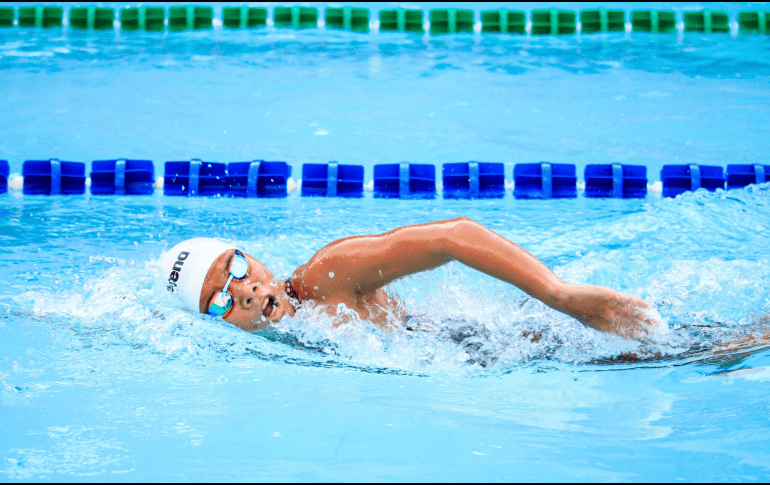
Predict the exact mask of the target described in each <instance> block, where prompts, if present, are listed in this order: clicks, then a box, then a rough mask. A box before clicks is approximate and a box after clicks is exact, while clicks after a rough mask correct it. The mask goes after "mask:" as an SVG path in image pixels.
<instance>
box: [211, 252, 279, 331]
mask: <svg viewBox="0 0 770 485" xmlns="http://www.w3.org/2000/svg"><path fill="white" fill-rule="evenodd" d="M234 255H235V249H231V250H229V251H225V252H224V253H222V254H220V255H219V257H218V258H217V259H216V260H215V261H214V263H213V264H212V265H211V268H209V271H208V273H206V279H205V280H203V289H202V290H201V298H200V311H201V313H208V308H209V305H210V304H211V301H212V300H213V299H214V296H215V295H217V294H218V293H219V292H220V291H222V288H224V286H225V284H226V283H227V278H228V277H229V276H230V263H231V262H232V260H233V256H234ZM244 256H245V257H246V260H247V261H248V262H249V271H248V272H247V273H246V276H245V277H244V278H243V279H240V280H237V279H235V278H233V280H232V281H230V286H228V287H227V292H228V293H230V294H231V295H232V296H233V304H232V306H231V307H230V309H229V310H227V312H226V313H225V314H224V315H222V317H223V318H224V319H225V321H227V322H228V323H232V324H233V325H235V326H237V327H240V328H242V329H243V330H246V331H252V330H259V329H261V328H265V327H267V326H268V325H270V323H271V322H277V321H278V320H280V319H281V318H283V316H284V315H289V316H293V315H294V308H292V306H291V304H290V303H289V300H288V299H287V298H286V293H285V292H284V285H283V282H278V281H275V277H274V276H273V274H272V273H270V271H269V270H268V269H267V268H266V267H265V266H264V265H263V264H262V263H260V262H259V261H257V260H256V259H254V258H252V257H251V256H249V255H248V254H245V253H244Z"/></svg>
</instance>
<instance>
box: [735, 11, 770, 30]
mask: <svg viewBox="0 0 770 485" xmlns="http://www.w3.org/2000/svg"><path fill="white" fill-rule="evenodd" d="M738 31H739V32H740V33H742V34H770V12H741V13H739V14H738Z"/></svg>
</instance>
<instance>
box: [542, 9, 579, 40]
mask: <svg viewBox="0 0 770 485" xmlns="http://www.w3.org/2000/svg"><path fill="white" fill-rule="evenodd" d="M531 17H532V35H566V34H574V33H575V32H577V15H576V14H575V12H574V11H572V10H559V9H558V8H540V9H536V10H533V11H532V13H531Z"/></svg>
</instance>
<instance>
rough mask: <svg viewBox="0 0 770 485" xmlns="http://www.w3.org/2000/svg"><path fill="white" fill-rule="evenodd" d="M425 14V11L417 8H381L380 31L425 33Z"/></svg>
mask: <svg viewBox="0 0 770 485" xmlns="http://www.w3.org/2000/svg"><path fill="white" fill-rule="evenodd" d="M423 16H424V13H423V11H422V10H416V9H406V8H396V9H392V10H380V32H411V33H413V34H424V33H425V26H424V25H423V24H424V21H423Z"/></svg>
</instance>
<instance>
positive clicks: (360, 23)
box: [324, 7, 369, 33]
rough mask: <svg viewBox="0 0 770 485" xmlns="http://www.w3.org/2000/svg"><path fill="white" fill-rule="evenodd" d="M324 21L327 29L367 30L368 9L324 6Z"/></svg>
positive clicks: (365, 31)
mask: <svg viewBox="0 0 770 485" xmlns="http://www.w3.org/2000/svg"><path fill="white" fill-rule="evenodd" d="M324 23H325V25H326V28H327V29H335V30H347V31H350V32H361V33H368V32H369V9H368V8H360V7H339V8H336V7H326V10H325V11H324Z"/></svg>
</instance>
